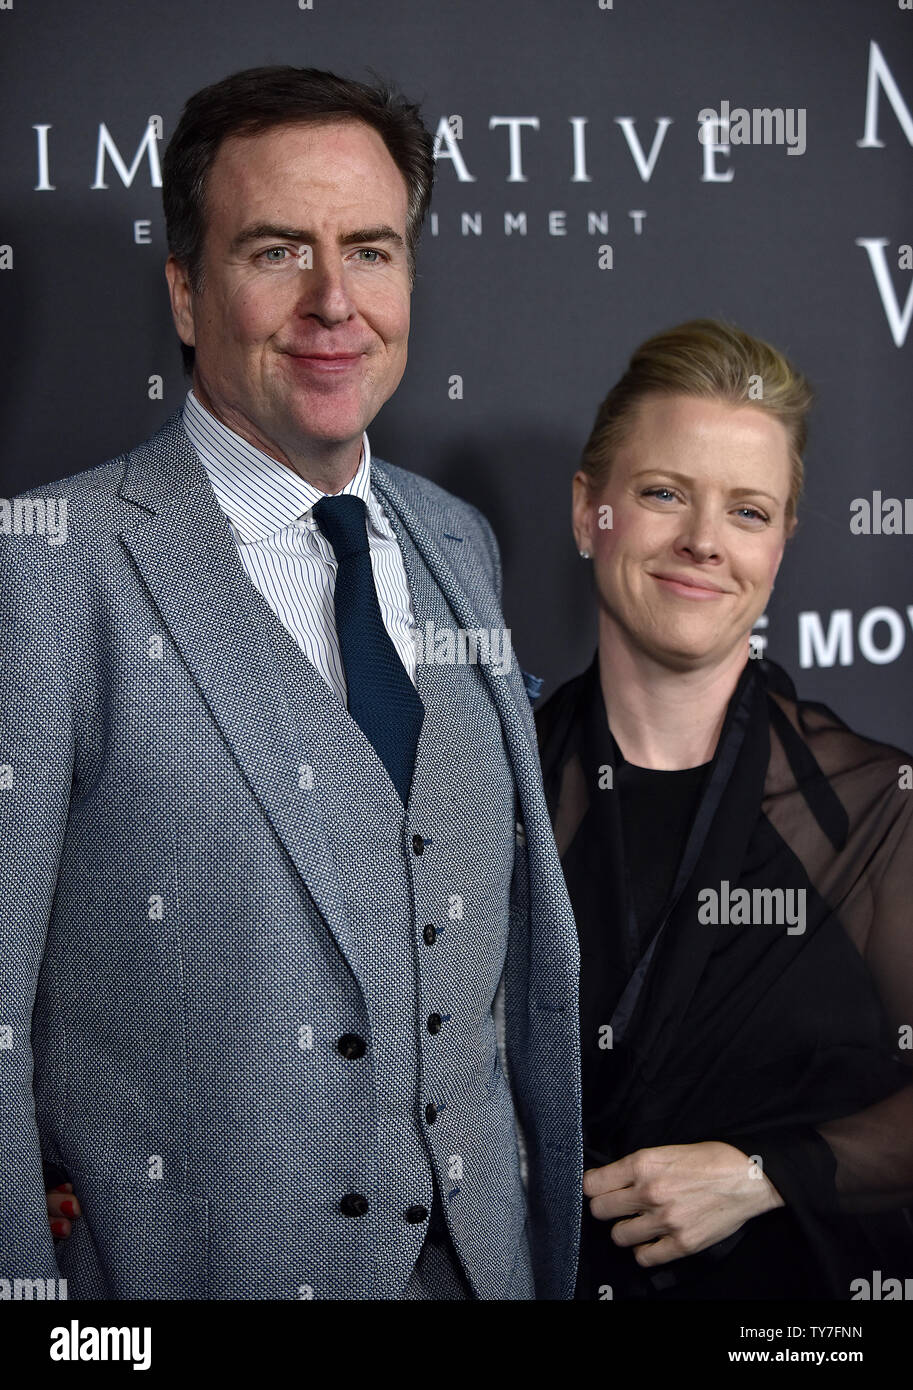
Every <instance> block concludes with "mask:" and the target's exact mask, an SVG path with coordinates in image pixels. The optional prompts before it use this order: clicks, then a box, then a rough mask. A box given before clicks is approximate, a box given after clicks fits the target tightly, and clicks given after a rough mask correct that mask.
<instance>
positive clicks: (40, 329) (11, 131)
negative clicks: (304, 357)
mask: <svg viewBox="0 0 913 1390" xmlns="http://www.w3.org/2000/svg"><path fill="white" fill-rule="evenodd" d="M0 52H2V55H3V57H2V62H3V96H2V107H3V119H2V123H0V169H2V174H0V178H2V181H3V189H4V195H5V196H4V210H3V216H2V225H0V271H2V273H0V291H2V295H3V318H2V330H0V331H2V336H3V339H4V354H3V360H4V370H3V375H2V384H3V388H4V390H3V404H4V418H3V453H2V472H0V495H2V496H4V497H9V496H11V495H12V494H14V493H15V492H17V491H19V490H20V489H22V488H24V487H27V486H29V485H31V484H33V483H37V482H45V481H49V480H52V479H54V478H58V477H61V476H63V475H65V474H68V473H73V472H77V471H79V470H80V469H83V468H87V467H90V466H92V465H94V464H96V463H99V462H101V461H102V460H103V459H105V458H108V457H110V456H111V455H113V454H116V453H119V452H120V451H121V450H122V449H124V448H125V447H127V446H129V445H131V444H134V443H138V442H139V441H140V440H142V439H144V438H145V437H146V436H147V435H149V434H150V433H152V432H153V430H155V429H156V428H157V427H158V426H159V424H160V423H161V422H162V421H163V420H164V419H165V418H166V417H167V415H169V414H170V413H171V412H172V411H173V410H174V409H175V408H176V407H177V406H178V405H179V404H180V402H181V400H182V398H183V395H184V392H185V391H186V389H187V382H186V380H185V378H184V377H183V376H182V372H181V359H180V353H179V349H178V343H177V339H176V337H175V335H174V331H173V328H172V324H171V317H170V312H169V308H168V302H167V295H166V286H165V279H164V274H163V265H164V261H165V256H166V246H165V240H164V223H163V217H162V209H161V191H160V159H161V153H162V150H163V149H164V145H165V143H166V142H167V140H168V138H169V136H170V134H171V132H172V131H173V129H174V126H175V123H176V121H177V118H178V115H179V113H180V109H181V107H182V105H183V103H184V101H185V100H186V98H187V97H188V96H189V95H190V93H192V92H193V91H195V90H197V89H198V88H199V87H201V86H204V85H206V84H207V83H209V82H212V81H215V80H216V79H218V78H220V77H222V76H224V75H226V74H227V73H229V72H233V71H236V70H237V69H239V68H244V67H250V66H254V65H258V64H262V63H294V64H296V65H301V66H316V67H321V68H330V69H333V70H336V71H338V72H341V73H344V74H346V75H349V76H354V77H360V78H362V79H364V78H368V77H370V75H371V72H372V71H373V72H375V73H379V74H380V75H382V76H385V77H388V78H390V79H392V80H393V81H394V82H395V83H396V84H397V85H398V86H399V87H400V88H401V89H402V90H403V91H404V92H405V93H406V94H407V95H408V96H409V97H410V98H411V99H413V100H417V101H419V102H420V103H421V106H422V110H423V113H424V116H425V120H426V124H427V125H428V126H429V127H430V128H431V129H432V130H434V131H436V132H437V133H438V134H439V157H438V170H437V182H436V191H435V194H434V200H433V204H432V209H433V215H432V217H431V220H430V223H429V224H428V225H427V226H426V230H425V234H424V239H423V245H422V249H421V252H420V258H419V276H418V280H417V284H416V291H415V295H414V301H413V328H412V338H411V355H410V362H409V366H408V368H407V372H406V377H405V379H404V381H403V383H402V385H401V386H400V388H399V390H398V392H397V393H396V395H395V396H394V397H393V399H392V400H391V401H390V403H389V404H388V405H387V406H386V407H385V408H384V410H383V411H382V413H381V415H380V416H379V418H378V420H377V421H376V423H375V424H374V426H373V427H372V429H371V440H372V446H373V448H374V450H375V452H376V453H378V454H379V455H380V456H381V457H384V458H387V459H389V460H390V461H392V462H394V463H398V464H400V465H402V466H404V467H406V468H411V469H414V470H415V471H417V472H419V473H423V474H426V475H427V476H428V477H431V478H433V479H435V480H436V481H438V482H440V483H442V484H443V485H444V486H446V487H448V488H450V489H451V490H452V491H454V492H456V493H458V494H460V495H462V496H464V497H467V498H469V499H470V500H471V501H473V502H475V503H476V504H477V505H478V506H480V507H481V508H482V509H483V510H484V511H485V512H486V513H487V514H488V516H489V517H490V519H491V521H492V522H493V524H494V526H495V529H496V531H497V533H498V536H499V539H500V541H501V546H502V551H503V555H504V561H505V577H506V593H505V611H506V614H507V619H508V622H509V624H510V626H511V628H512V631H513V642H514V647H515V649H516V650H517V652H518V654H519V657H520V659H521V661H522V664H523V665H524V667H525V668H526V669H527V670H531V671H533V672H536V673H537V674H540V675H542V676H544V677H545V678H546V688H547V689H549V688H552V687H553V686H554V684H555V683H556V682H557V681H558V680H560V679H562V678H564V677H565V676H567V675H569V674H571V673H572V672H574V671H576V670H578V669H580V668H581V666H582V665H584V664H585V663H586V662H587V661H588V659H589V656H590V654H591V652H592V649H593V646H594V641H595V616H594V607H593V601H592V597H591V592H590V586H589V571H588V567H587V566H586V565H585V563H584V562H583V561H581V560H580V559H579V558H578V556H577V552H576V549H575V547H574V544H573V540H572V537H571V532H570V524H569V504H570V479H571V476H572V474H573V472H574V470H575V468H576V466H577V460H578V456H579V453H580V449H581V446H582V444H583V442H584V440H585V438H586V436H587V434H588V432H589V429H590V425H591V423H592V420H593V416H594V414H595V410H596V406H597V404H598V402H599V400H600V399H601V398H602V396H603V395H604V394H605V392H606V390H607V389H608V387H609V386H610V385H611V384H612V382H613V381H614V380H615V378H616V377H617V376H618V375H619V373H620V372H621V370H622V369H623V367H624V365H625V363H626V361H627V358H628V356H629V354H630V351H631V349H632V348H633V347H634V346H635V344H637V343H638V342H639V341H640V340H641V339H643V338H644V337H646V336H647V335H649V334H650V333H652V332H655V331H657V330H658V329H660V328H663V327H665V326H668V325H671V324H674V323H676V322H679V321H681V320H683V319H687V318H692V317H696V316H706V315H710V316H721V317H725V318H727V319H730V320H733V321H735V322H736V323H738V324H740V325H741V326H743V327H745V328H747V329H748V330H749V331H750V332H753V333H755V334H758V335H760V336H762V337H765V338H768V339H769V340H771V341H772V342H774V343H775V344H776V345H777V346H779V347H781V348H782V349H784V350H785V351H786V352H787V353H788V354H789V355H790V356H791V357H792V358H793V360H794V361H795V362H796V364H797V365H798V366H799V367H801V368H802V369H803V370H804V371H805V372H806V373H807V374H808V375H809V376H810V378H811V380H812V382H813V384H814V386H815V387H816V389H817V393H818V403H817V406H816V409H815V413H814V416H813V422H812V433H811V441H810V445H809V449H808V453H807V475H808V482H807V491H806V497H805V502H804V506H803V507H802V509H801V513H800V528H799V531H798V533H797V535H796V538H795V539H794V540H793V541H792V543H791V545H790V546H789V547H788V549H787V557H786V560H785V561H784V564H783V567H782V569H781V572H780V577H779V579H778V582H777V586H776V590H775V593H774V594H773V597H772V600H771V604H770V608H769V611H768V614H767V615H766V618H765V619H763V620H762V623H763V624H764V625H763V626H762V627H761V628H760V629H759V634H758V635H759V637H760V638H761V640H762V641H766V643H767V650H768V651H769V653H770V654H771V655H772V656H774V657H775V658H776V659H777V660H778V661H780V662H782V663H783V665H785V666H786V667H787V668H788V669H789V671H790V672H791V673H792V675H793V677H794V679H795V680H796V683H797V685H798V687H799V690H800V692H801V693H803V694H805V695H807V696H810V697H814V698H817V699H820V700H823V701H825V702H826V703H828V704H830V705H831V706H832V707H833V708H834V709H836V710H837V711H838V712H839V713H840V714H842V715H843V717H844V718H846V719H847V720H848V722H850V723H851V724H853V725H854V726H856V727H857V728H859V729H860V730H861V731H862V732H867V733H870V734H874V735H876V736H879V737H882V738H884V739H886V740H888V741H893V742H896V743H899V744H900V745H901V746H902V747H905V748H907V749H910V748H911V747H913V700H911V685H913V563H911V557H913V471H911V467H910V440H911V434H913V376H911V371H910V365H911V349H913V325H911V318H913V250H911V242H913V177H911V175H913V3H911V0H900V2H899V0H802V3H800V4H797V3H796V0H759V3H757V4H745V3H732V0H730V2H729V3H720V0H689V3H688V4H682V3H681V0H614V4H613V3H611V2H610V0H561V3H560V4H559V3H553V2H552V0H522V2H521V0H458V2H457V0H453V3H447V0H392V2H391V3H387V4H377V3H373V2H369V0H257V3H256V4H249V3H244V0H221V2H220V3H218V4H212V3H199V2H198V0H150V3H148V4H138V3H132V4H124V3H123V0H93V3H92V4H91V5H79V4H72V3H69V0H55V2H54V3H26V2H25V0H0ZM2 519H3V518H2V509H0V521H2Z"/></svg>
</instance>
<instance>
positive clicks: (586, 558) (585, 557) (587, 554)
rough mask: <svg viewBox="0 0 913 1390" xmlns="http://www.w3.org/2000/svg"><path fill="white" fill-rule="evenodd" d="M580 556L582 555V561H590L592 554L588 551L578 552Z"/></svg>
mask: <svg viewBox="0 0 913 1390" xmlns="http://www.w3.org/2000/svg"><path fill="white" fill-rule="evenodd" d="M578 554H579V555H580V558H581V560H588V559H589V558H590V552H589V551H588V550H581V551H579V552H578Z"/></svg>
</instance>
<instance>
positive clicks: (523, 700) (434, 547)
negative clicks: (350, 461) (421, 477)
mask: <svg viewBox="0 0 913 1390" xmlns="http://www.w3.org/2000/svg"><path fill="white" fill-rule="evenodd" d="M371 485H372V487H374V488H375V490H376V491H377V493H378V494H379V495H380V496H381V497H382V498H383V499H384V501H385V502H387V503H389V505H390V507H391V508H392V510H393V512H394V513H395V515H394V516H393V517H392V518H391V520H392V521H393V523H394V525H395V523H396V520H397V519H398V520H399V521H400V522H401V524H402V525H403V526H404V527H405V529H406V530H407V531H408V533H409V535H410V537H411V538H412V541H413V543H414V544H415V546H416V549H417V550H419V551H420V553H421V555H422V558H423V559H424V561H425V563H426V565H427V566H428V568H429V570H430V571H431V573H432V575H433V576H434V578H435V580H436V582H437V584H438V586H439V587H440V589H441V591H442V593H443V594H444V597H445V598H446V600H447V602H448V603H449V605H450V607H451V608H452V609H453V612H454V614H455V616H456V618H457V621H458V622H459V624H460V626H461V627H463V628H465V629H467V630H472V629H473V628H485V629H487V630H489V631H492V630H497V631H501V630H502V629H503V626H504V618H503V615H502V613H501V611H500V608H499V605H498V596H497V594H496V593H495V591H494V588H493V587H492V586H490V585H488V584H487V583H486V582H485V581H484V576H477V575H472V576H470V580H471V581H472V597H471V598H470V596H469V593H468V592H467V588H466V584H465V583H464V581H463V579H462V578H461V577H460V575H459V573H458V571H459V569H460V567H461V563H462V560H461V550H463V549H464V548H465V541H464V538H463V536H462V535H461V534H460V528H459V526H458V525H456V528H455V529H453V526H454V523H455V520H456V519H455V517H453V516H451V517H450V518H449V520H448V517H447V515H446V514H445V512H444V511H443V509H437V510H436V511H435V512H434V514H433V515H432V516H431V517H425V516H419V514H418V512H417V511H416V509H415V506H413V503H412V501H411V500H410V498H409V497H408V496H407V494H406V490H405V488H404V487H402V486H401V485H400V484H399V481H398V479H395V478H394V477H393V476H392V474H391V470H390V469H389V468H388V467H387V465H386V464H384V462H383V461H382V460H381V459H372V461H371ZM448 528H450V529H448ZM480 577H481V579H482V582H478V580H479V578H480ZM479 669H480V671H481V672H482V675H483V677H484V679H485V681H486V682H487V684H488V688H489V690H490V691H491V695H492V698H493V700H494V701H495V707H496V708H497V710H498V713H499V715H500V717H501V720H502V723H503V724H504V725H505V731H508V730H509V731H510V733H511V735H513V734H516V733H518V732H519V731H520V730H521V729H522V731H523V738H522V741H523V744H524V752H525V751H526V750H527V749H529V750H531V749H532V748H533V747H534V746H535V741H536V740H535V726H534V723H533V718H532V709H531V706H530V703H529V697H528V696H527V694H526V687H525V685H524V683H523V676H522V673H521V671H520V668H519V666H518V664H517V662H516V661H515V660H513V659H512V660H511V669H510V671H509V673H508V674H507V675H503V676H502V675H498V674H497V673H496V672H495V671H494V670H493V669H492V667H491V665H490V664H489V663H488V662H480V663H479ZM518 716H519V717H518ZM510 741H511V740H510V739H509V740H508V743H509V745H510ZM509 751H510V753H511V758H512V760H514V761H516V749H513V748H509Z"/></svg>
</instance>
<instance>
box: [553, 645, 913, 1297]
mask: <svg viewBox="0 0 913 1390" xmlns="http://www.w3.org/2000/svg"><path fill="white" fill-rule="evenodd" d="M537 726H538V731H539V741H540V752H541V757H542V767H543V775H544V779H545V787H546V795H547V797H548V802H549V808H550V811H551V815H552V822H553V826H554V830H555V836H556V840H557V842H558V849H559V852H560V854H561V857H562V865H563V868H564V872H565V877H566V878H567V882H568V890H569V893H570V896H571V901H572V904H573V907H574V912H575V916H576V918H577V924H578V931H579V934H580V942H581V958H582V965H581V1041H582V1054H583V1089H584V1145H585V1161H586V1164H587V1166H588V1167H592V1166H597V1165H600V1164H603V1163H608V1162H611V1161H613V1160H614V1159H617V1158H621V1157H623V1156H624V1155H626V1154H628V1153H631V1152H633V1151H634V1150H635V1149H640V1148H647V1147H652V1146H655V1145H662V1144H688V1143H699V1142H701V1141H705V1140H711V1139H716V1140H722V1141H724V1142H727V1143H730V1144H733V1145H734V1146H735V1147H737V1148H739V1149H741V1150H743V1151H744V1152H745V1153H746V1154H749V1155H751V1156H753V1157H755V1158H756V1159H757V1160H759V1161H760V1163H762V1164H763V1169H764V1171H765V1172H766V1173H767V1175H768V1177H769V1178H770V1180H771V1181H772V1182H773V1183H774V1185H775V1186H776V1187H777V1189H778V1191H779V1192H780V1195H781V1196H782V1197H783V1199H784V1202H785V1204H786V1205H785V1207H783V1208H778V1209H777V1210H775V1211H772V1212H769V1213H765V1214H764V1215H763V1216H759V1217H755V1218H753V1219H752V1220H751V1221H749V1222H746V1223H745V1225H743V1226H742V1227H741V1228H740V1230H739V1231H738V1232H736V1233H735V1234H734V1235H733V1236H732V1237H730V1238H729V1239H728V1240H726V1241H722V1242H720V1244H719V1245H718V1246H714V1247H712V1249H711V1250H709V1251H705V1252H702V1253H701V1254H699V1255H696V1256H692V1257H689V1258H687V1259H683V1260H677V1261H673V1262H670V1263H669V1264H668V1265H665V1266H662V1267H659V1268H654V1269H653V1270H642V1269H641V1268H640V1266H638V1265H637V1264H636V1262H635V1261H634V1258H633V1254H632V1252H631V1251H630V1250H621V1249H619V1248H618V1247H617V1246H615V1245H614V1243H613V1242H612V1241H611V1238H610V1228H611V1223H610V1222H597V1221H595V1220H594V1219H593V1218H592V1217H591V1216H590V1214H589V1209H588V1204H586V1203H585V1204H584V1208H585V1209H584V1222H583V1232H582V1254H581V1266H580V1276H579V1281H578V1297H582V1298H599V1297H604V1296H605V1292H604V1291H605V1288H606V1286H610V1287H611V1288H612V1291H613V1297H615V1298H619V1297H622V1298H624V1297H653V1298H656V1297H659V1298H667V1297H668V1298H678V1297H681V1298H752V1297H757V1298H776V1297H807V1298H816V1297H817V1298H820V1297H825V1298H838V1299H848V1298H851V1297H852V1296H853V1291H852V1290H853V1286H854V1281H855V1280H857V1279H869V1280H871V1279H872V1277H873V1272H874V1271H875V1270H881V1271H882V1279H885V1278H887V1277H889V1274H890V1275H891V1277H896V1278H901V1279H902V1278H905V1277H907V1278H909V1277H911V1276H913V1228H911V1224H910V1213H909V1211H908V1210H906V1208H908V1207H909V1206H910V1205H911V1204H913V1073H911V1068H913V1037H911V1032H913V1029H911V1025H913V923H911V903H913V788H909V783H910V771H909V769H910V764H911V762H913V759H911V758H910V756H909V755H907V754H904V753H902V752H900V751H899V750H897V749H894V748H890V747H888V746H887V745H884V744H879V743H875V742H872V741H871V740H869V739H865V738H861V737H860V736H859V735H857V734H854V733H853V732H852V731H851V730H850V729H848V728H847V727H846V725H845V724H843V723H842V722H841V721H840V720H839V719H838V718H837V716H836V715H834V714H833V713H831V711H830V710H828V709H827V708H826V707H824V706H823V705H819V704H812V703H809V702H804V701H800V700H798V699H797V697H796V694H795V691H794V689H793V687H792V684H791V682H790V680H789V678H788V676H787V675H786V673H785V672H784V671H783V670H781V668H779V667H778V666H776V665H775V664H774V663H772V662H769V661H749V662H748V663H747V664H746V667H745V669H744V671H743V673H742V676H741V678H740V680H739V684H738V686H737V688H736V690H735V692H734V694H733V697H732V700H731V701H730V703H729V707H728V709H727V713H726V719H725V722H724V726H723V731H722V734H721V736H720V740H719V744H718V747H717V749H716V752H715V754H714V757H713V760H712V761H711V762H710V763H709V764H707V765H706V767H704V768H699V769H691V770H688V772H686V773H665V774H664V773H649V772H647V773H643V772H642V771H640V770H638V769H632V768H629V767H628V765H627V764H625V763H624V760H623V759H622V758H621V756H620V753H619V750H618V748H617V745H616V744H615V742H614V739H613V738H612V736H611V733H610V731H609V728H608V725H607V721H606V715H605V706H604V702H603V699H602V693H601V689H600V684H599V673H598V666H597V663H596V661H595V660H594V662H593V664H592V665H591V667H590V668H589V670H588V671H586V672H585V673H584V674H583V675H582V676H578V677H577V678H576V679H575V680H572V681H570V682H568V683H567V684H566V685H564V686H562V687H561V689H560V690H558V691H557V692H556V693H555V694H554V695H553V696H552V697H551V699H550V700H549V701H548V702H547V703H546V704H545V705H544V706H543V707H542V709H541V710H540V711H539V712H538V714H537ZM651 788H652V789H654V790H655V794H656V796H657V805H656V814H655V817H653V818H651V817H650V815H649V813H648V806H647V804H646V803H645V800H644V798H645V796H647V797H649V795H650V792H651ZM660 801H661V802H662V804H660ZM623 818H624V819H623Z"/></svg>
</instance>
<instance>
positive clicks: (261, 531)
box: [182, 390, 416, 704]
mask: <svg viewBox="0 0 913 1390" xmlns="http://www.w3.org/2000/svg"><path fill="white" fill-rule="evenodd" d="M182 418H183V424H184V430H185V432H186V434H187V437H188V439H189V440H190V442H191V444H192V445H193V447H194V449H195V450H196V451H197V453H198V454H199V456H200V461H201V462H202V464H203V467H204V468H205V469H206V472H207V474H208V475H209V481H210V482H211V483H212V488H213V491H214V492H215V495H216V500H217V501H218V503H219V506H220V507H221V508H222V511H223V512H224V513H225V515H226V517H227V518H228V521H229V524H230V526H231V529H232V534H233V536H234V539H235V544H236V545H237V547H238V555H239V557H240V559H241V563H242V564H243V566H244V568H245V570H246V571H247V574H248V576H249V577H250V580H251V582H252V583H253V584H254V585H255V586H256V588H257V589H259V591H260V593H261V594H262V595H263V597H264V598H265V599H266V602H267V603H268V604H269V606H270V608H272V610H273V612H274V613H275V614H276V617H277V618H278V619H279V620H280V622H281V623H283V624H284V626H285V627H286V628H287V629H288V631H289V632H290V633H291V635H292V637H294V639H295V641H296V642H297V643H298V645H299V647H300V648H301V650H302V651H303V652H304V654H305V656H306V657H307V659H308V660H309V661H310V663H311V665H312V666H313V667H314V668H315V669H316V670H317V671H318V672H319V674H320V675H321V676H322V677H323V679H324V680H325V681H326V683H327V685H328V686H329V687H330V689H331V690H334V691H335V692H336V694H337V695H338V696H339V698H340V700H341V701H342V703H343V704H345V703H346V676H345V669H344V667H343V664H342V656H341V654H340V650H339V638H338V636H337V633H336V611H335V607H334V603H333V591H334V587H335V583H336V557H335V555H334V554H333V547H332V546H331V545H330V542H329V541H328V540H327V538H326V536H325V535H324V534H323V532H322V531H321V530H320V528H319V527H318V525H317V523H316V521H315V520H314V517H313V515H312V511H313V508H314V506H315V505H316V503H317V502H319V501H320V499H321V497H323V496H325V495H326V494H324V493H322V492H321V491H320V490H319V488H316V487H314V486H313V485H312V484H311V483H308V482H306V481H305V480H304V478H301V477H299V476H298V474H297V473H293V472H292V470H291V469H290V468H288V467H287V466H286V465H285V464H284V463H280V462H279V461H278V460H277V459H274V458H270V456H269V454H264V453H263V452H262V451H261V450H260V449H257V448H255V447H254V445H253V444H249V443H248V441H247V440H246V439H242V437H241V436H240V435H238V434H235V432H234V430H230V429H229V428H228V427H227V426H226V425H223V424H222V421H221V420H217V419H216V418H215V416H214V415H213V414H211V412H210V411H208V410H207V409H206V407H205V406H203V405H201V404H200V402H199V400H198V399H197V397H196V396H195V395H194V393H193V391H192V390H191V391H188V392H187V399H186V400H185V402H184V409H183V416H182ZM341 491H342V492H352V493H354V494H355V495H356V496H357V497H360V498H362V500H363V501H364V503H365V506H366V508H367V530H368V549H369V552H370V556H371V569H372V571H373V574H374V587H375V589H376V590H377V597H378V601H379V603H380V612H381V617H382V618H383V621H384V626H385V627H386V629H387V631H388V633H389V634H390V637H391V640H392V642H393V645H394V646H395V648H396V650H397V652H398V653H399V656H400V659H401V660H402V663H403V665H404V666H405V668H406V671H407V672H408V674H409V678H410V680H411V681H412V683H413V685H414V684H415V665H416V654H415V641H414V632H415V616H414V614H413V611H412V597H411V594H410V592H409V583H408V580H407V578H406V569H405V565H404V564H403V557H402V552H401V551H400V548H399V542H398V541H397V539H396V535H395V534H394V531H393V528H392V527H391V525H390V522H389V521H388V519H387V517H386V515H385V513H384V510H383V508H382V507H381V505H380V502H379V501H378V499H377V497H376V495H375V494H374V492H373V491H372V489H371V449H370V445H369V444H368V436H367V433H365V434H363V435H362V453H361V459H360V462H359V465H358V470H357V472H356V473H355V476H354V478H352V480H351V482H348V483H346V485H345V487H344V488H342V489H341Z"/></svg>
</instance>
